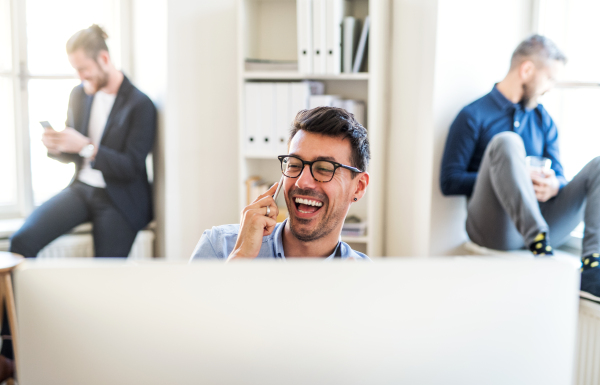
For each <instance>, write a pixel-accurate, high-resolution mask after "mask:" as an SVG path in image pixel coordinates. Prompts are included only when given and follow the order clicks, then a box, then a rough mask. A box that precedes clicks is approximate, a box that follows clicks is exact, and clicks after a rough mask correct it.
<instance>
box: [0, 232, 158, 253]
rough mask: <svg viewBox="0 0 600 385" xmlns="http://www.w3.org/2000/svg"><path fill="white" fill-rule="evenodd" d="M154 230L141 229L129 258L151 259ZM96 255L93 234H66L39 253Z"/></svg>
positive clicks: (3, 246)
mask: <svg viewBox="0 0 600 385" xmlns="http://www.w3.org/2000/svg"><path fill="white" fill-rule="evenodd" d="M153 244H154V231H152V230H142V231H139V232H138V234H137V236H136V238H135V241H134V242H133V246H132V247H131V251H130V252H129V259H136V260H139V259H150V258H152V256H153V254H154V247H153ZM0 250H8V241H4V242H2V243H1V244H0ZM93 256H94V241H93V238H92V235H91V234H89V233H86V234H66V235H63V236H60V237H58V238H57V239H55V240H54V241H52V242H51V243H50V244H48V246H46V247H44V248H43V249H42V250H41V251H40V252H39V253H38V258H44V259H52V258H79V257H93Z"/></svg>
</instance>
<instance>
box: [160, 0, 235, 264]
mask: <svg viewBox="0 0 600 385" xmlns="http://www.w3.org/2000/svg"><path fill="white" fill-rule="evenodd" d="M167 4H168V9H167V13H168V28H167V30H168V33H167V36H168V41H167V43H168V55H167V66H168V76H167V105H166V110H165V132H164V156H165V182H166V186H165V240H166V258H167V259H171V260H186V259H188V258H189V257H190V255H191V253H192V251H193V249H194V246H195V245H196V243H197V242H198V239H200V235H201V234H202V232H203V231H204V230H205V229H207V228H210V227H212V226H213V225H219V224H224V223H234V222H238V221H239V213H238V207H237V201H238V200H237V197H238V195H237V194H238V190H237V189H238V184H237V172H238V162H237V161H238V154H237V149H238V146H237V140H238V135H237V96H236V95H237V88H236V85H237V83H236V76H237V72H236V52H237V51H236V7H235V1H234V0H219V1H189V0H169V1H168V3H167Z"/></svg>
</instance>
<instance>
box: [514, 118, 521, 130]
mask: <svg viewBox="0 0 600 385" xmlns="http://www.w3.org/2000/svg"><path fill="white" fill-rule="evenodd" d="M520 125H521V123H519V121H518V120H515V127H516V128H519V126H520Z"/></svg>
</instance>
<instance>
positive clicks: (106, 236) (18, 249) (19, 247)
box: [0, 181, 137, 359]
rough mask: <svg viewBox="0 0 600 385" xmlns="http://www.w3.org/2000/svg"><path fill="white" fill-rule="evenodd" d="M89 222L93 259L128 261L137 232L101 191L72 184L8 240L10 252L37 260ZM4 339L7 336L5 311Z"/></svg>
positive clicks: (5, 350) (8, 352)
mask: <svg viewBox="0 0 600 385" xmlns="http://www.w3.org/2000/svg"><path fill="white" fill-rule="evenodd" d="M84 222H92V224H93V238H94V255H95V256H96V257H123V258H124V257H127V255H129V251H130V250H131V246H132V245H133V241H134V240H135V236H136V235H137V232H136V231H134V230H133V229H132V228H131V225H130V224H129V223H128V222H127V221H126V219H125V217H123V215H122V214H121V213H120V212H119V211H118V210H117V208H116V207H114V205H113V204H112V202H111V201H110V198H109V197H108V194H107V193H106V191H105V190H104V189H102V188H96V187H92V186H89V185H87V184H85V183H82V182H79V181H75V182H74V183H73V184H71V185H70V186H69V187H67V188H65V189H64V190H63V191H61V192H60V193H58V194H56V195H55V196H54V197H53V198H51V199H49V200H48V201H46V202H45V203H44V204H42V205H41V206H40V207H38V208H37V209H36V210H35V211H34V212H33V213H32V214H31V215H30V216H29V218H27V220H26V221H25V223H24V224H23V226H22V227H21V228H20V229H19V231H17V232H16V233H15V234H14V235H13V236H12V238H11V241H10V251H11V252H13V253H18V254H21V255H23V256H24V257H26V258H33V257H35V256H37V254H38V252H39V251H40V250H41V249H43V248H44V247H45V246H46V245H47V244H49V243H50V242H52V241H53V240H55V239H56V238H58V237H59V236H61V235H63V234H65V233H67V232H68V231H69V230H71V229H72V228H74V227H75V226H77V225H79V224H81V223H84ZM3 312H4V317H3V322H2V329H1V330H2V331H1V334H2V335H3V336H9V335H10V328H9V326H8V317H7V314H6V307H4V309H3ZM0 354H1V355H3V356H5V357H8V358H11V359H12V358H13V351H12V341H11V340H10V339H4V341H3V343H2V351H1V352H0Z"/></svg>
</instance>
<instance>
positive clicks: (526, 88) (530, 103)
mask: <svg viewBox="0 0 600 385" xmlns="http://www.w3.org/2000/svg"><path fill="white" fill-rule="evenodd" d="M534 89H535V87H534V85H533V84H532V82H530V83H525V84H523V97H522V98H521V104H522V105H523V107H525V108H527V109H533V108H535V107H537V105H538V101H537V98H538V96H537V95H535V94H534V92H533V90H534Z"/></svg>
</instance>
